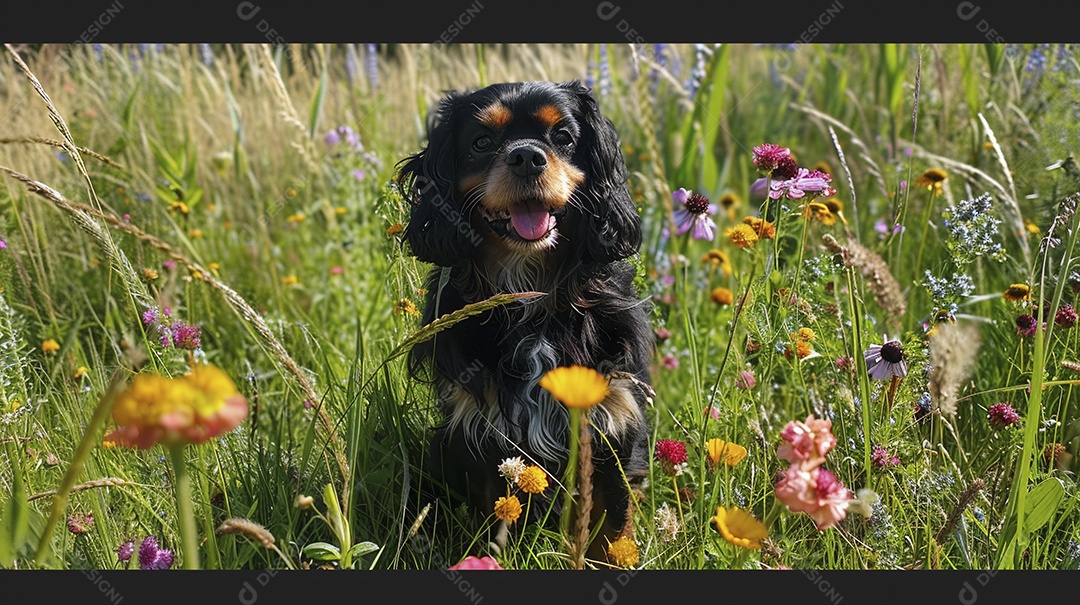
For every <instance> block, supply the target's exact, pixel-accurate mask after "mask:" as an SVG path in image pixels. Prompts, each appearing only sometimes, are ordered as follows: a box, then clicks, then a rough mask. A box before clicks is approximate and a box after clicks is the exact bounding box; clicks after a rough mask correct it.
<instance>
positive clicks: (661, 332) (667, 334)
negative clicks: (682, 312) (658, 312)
mask: <svg viewBox="0 0 1080 605" xmlns="http://www.w3.org/2000/svg"><path fill="white" fill-rule="evenodd" d="M669 338H671V330H668V329H667V328H657V329H656V341H657V342H664V341H666V340H667V339H669Z"/></svg>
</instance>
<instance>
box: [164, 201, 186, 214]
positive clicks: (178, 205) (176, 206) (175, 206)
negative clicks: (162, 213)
mask: <svg viewBox="0 0 1080 605" xmlns="http://www.w3.org/2000/svg"><path fill="white" fill-rule="evenodd" d="M169 210H172V211H173V212H179V213H180V214H185V215H186V214H187V213H188V212H191V208H188V205H187V204H185V203H184V202H173V203H171V204H169Z"/></svg>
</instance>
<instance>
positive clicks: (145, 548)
mask: <svg viewBox="0 0 1080 605" xmlns="http://www.w3.org/2000/svg"><path fill="white" fill-rule="evenodd" d="M173 558H174V556H173V552H172V551H171V550H169V549H167V548H158V543H157V538H155V537H154V536H146V539H145V540H143V541H142V544H141V545H139V569H168V568H169V567H172V564H173Z"/></svg>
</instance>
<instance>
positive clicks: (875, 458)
mask: <svg viewBox="0 0 1080 605" xmlns="http://www.w3.org/2000/svg"><path fill="white" fill-rule="evenodd" d="M870 463H871V464H873V465H874V468H887V467H890V466H896V465H898V464H900V458H899V457H897V456H896V455H894V454H892V453H890V452H889V450H887V449H885V448H883V447H881V446H880V445H875V446H874V450H873V451H872V452H871V454H870Z"/></svg>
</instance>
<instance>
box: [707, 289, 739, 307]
mask: <svg viewBox="0 0 1080 605" xmlns="http://www.w3.org/2000/svg"><path fill="white" fill-rule="evenodd" d="M709 297H710V298H712V301H713V302H714V303H716V304H718V305H730V304H731V303H733V302H735V295H734V294H732V293H731V290H728V289H727V288H715V289H714V290H713V291H712V292H711V293H710V294H709Z"/></svg>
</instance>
